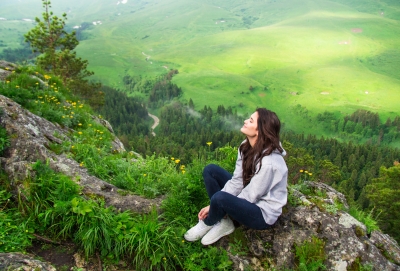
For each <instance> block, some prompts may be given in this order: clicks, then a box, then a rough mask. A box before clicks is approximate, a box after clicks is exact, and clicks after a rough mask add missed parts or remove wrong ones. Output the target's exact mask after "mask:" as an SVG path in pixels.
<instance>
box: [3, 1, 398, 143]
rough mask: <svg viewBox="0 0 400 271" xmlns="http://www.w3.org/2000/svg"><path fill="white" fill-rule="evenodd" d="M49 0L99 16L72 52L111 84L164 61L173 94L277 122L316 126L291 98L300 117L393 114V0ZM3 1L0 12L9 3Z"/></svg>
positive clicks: (152, 72) (75, 19)
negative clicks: (263, 113)
mask: <svg viewBox="0 0 400 271" xmlns="http://www.w3.org/2000/svg"><path fill="white" fill-rule="evenodd" d="M28 2H29V4H27V5H26V7H22V6H21V5H18V6H19V8H18V9H17V11H18V12H16V13H18V14H19V16H27V15H31V17H34V16H33V14H32V12H33V11H35V12H36V10H38V9H39V10H40V6H39V8H37V7H35V8H33V4H32V3H31V1H28ZM52 3H53V7H54V10H55V11H56V12H61V11H70V12H69V13H68V16H69V21H68V22H69V26H73V25H76V24H80V23H82V22H92V21H95V20H96V21H97V20H101V21H102V22H103V24H102V25H96V26H91V27H90V29H88V30H86V31H85V34H86V36H87V37H88V38H87V39H86V40H83V41H81V42H80V45H79V46H78V48H77V52H78V54H79V56H82V57H83V58H85V59H88V60H89V63H90V65H89V69H91V70H93V71H94V72H95V76H94V78H95V79H96V80H100V81H102V82H103V83H104V84H107V85H110V86H112V87H119V88H122V77H123V76H124V75H126V74H129V75H146V76H150V77H152V76H156V75H159V74H162V73H165V72H166V68H165V67H167V69H170V68H174V69H178V70H179V74H178V75H176V76H175V77H174V79H173V82H174V83H176V84H177V85H179V86H180V87H182V89H183V91H184V95H183V97H182V99H184V100H189V99H190V98H191V99H192V100H193V101H194V104H195V109H197V110H198V109H201V108H203V107H204V105H210V106H211V107H212V108H216V107H217V106H218V105H221V104H223V105H224V106H232V107H234V108H235V109H236V110H237V111H238V113H239V114H244V115H247V114H249V113H251V112H252V111H253V110H254V109H255V108H256V107H258V106H265V107H268V108H270V109H272V110H275V111H276V112H277V113H278V115H279V116H280V117H281V119H282V120H283V122H284V123H285V124H286V127H287V128H290V129H293V130H296V131H297V132H311V133H314V134H318V135H325V134H323V132H321V129H320V127H318V126H315V125H313V126H310V125H308V124H307V119H305V118H304V116H299V115H298V114H297V113H296V112H295V110H293V108H294V107H295V106H296V105H297V104H300V105H302V106H303V107H306V108H307V110H308V112H309V115H310V116H315V115H316V114H318V113H321V112H323V111H325V110H328V111H331V112H335V113H336V114H337V115H342V116H344V115H346V114H349V113H352V112H354V111H355V110H357V109H360V108H361V109H366V110H370V111H373V112H379V114H380V116H381V118H382V120H383V121H385V120H386V118H387V117H394V116H395V115H398V114H399V110H398V105H397V104H398V103H397V101H398V100H399V98H400V94H399V93H400V76H399V74H398V72H397V71H398V66H399V62H400V53H399V52H398V48H399V46H400V25H399V20H400V7H399V6H398V4H396V2H393V1H381V2H380V3H376V2H375V1H372V0H363V1H361V0H353V1H350V2H348V1H342V0H336V1H313V0H310V1H306V2H298V1H293V0H285V1H275V2H274V1H266V2H264V1H262V2H259V1H247V2H242V1H229V2H228V1H217V2H215V1H202V2H195V1H187V0H181V1H172V0H166V1H162V2H156V1H147V2H144V1H143V2H140V1H139V2H133V1H128V3H127V4H125V5H122V4H121V5H116V2H107V3H103V2H102V3H97V4H95V2H94V1H88V2H85V8H83V5H84V4H82V3H81V2H76V3H75V2H74V1H72V3H71V2H70V3H68V4H67V3H62V1H61V0H54V1H52ZM3 5H5V6H4V7H2V4H0V7H2V11H0V17H1V16H3V17H6V14H7V13H6V12H7V11H9V10H10V8H11V7H13V4H12V2H11V1H10V0H7V1H5V4H3ZM35 5H38V4H37V3H35ZM28 7H29V9H28ZM3 10H4V11H3ZM28 10H29V11H30V10H32V12H30V13H29V12H28ZM380 12H384V14H383V15H381V14H380ZM14 16H17V15H14ZM35 16H40V12H37V13H35ZM222 21H224V22H222ZM0 26H1V25H0ZM354 29H362V32H360V33H356V32H354ZM0 33H1V32H0ZM345 43H347V44H345ZM146 57H147V60H146ZM148 57H149V58H148ZM249 86H253V87H255V89H254V90H253V91H252V92H250V91H249ZM367 92H368V93H367ZM321 93H327V94H321ZM294 94H296V95H294Z"/></svg>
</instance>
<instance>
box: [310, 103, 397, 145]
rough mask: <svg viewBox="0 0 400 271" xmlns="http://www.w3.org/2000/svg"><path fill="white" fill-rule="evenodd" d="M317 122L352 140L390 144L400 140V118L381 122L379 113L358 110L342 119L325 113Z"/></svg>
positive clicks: (330, 113) (328, 129)
mask: <svg viewBox="0 0 400 271" xmlns="http://www.w3.org/2000/svg"><path fill="white" fill-rule="evenodd" d="M317 120H318V121H319V122H321V123H323V127H324V128H325V129H326V130H327V131H329V132H333V133H338V134H339V136H341V137H344V138H349V139H352V140H364V141H367V143H374V144H378V145H380V144H382V143H383V144H388V143H392V142H395V141H396V140H399V139H400V136H399V132H400V117H399V116H396V117H395V118H394V119H393V120H391V119H390V118H388V119H387V120H386V122H384V123H382V122H381V121H380V117H379V113H374V112H371V111H367V110H363V109H358V110H357V111H355V112H354V113H352V114H351V115H347V116H345V117H343V118H341V119H339V118H337V117H336V116H335V114H334V113H332V112H328V111H325V112H324V113H322V114H318V115H317Z"/></svg>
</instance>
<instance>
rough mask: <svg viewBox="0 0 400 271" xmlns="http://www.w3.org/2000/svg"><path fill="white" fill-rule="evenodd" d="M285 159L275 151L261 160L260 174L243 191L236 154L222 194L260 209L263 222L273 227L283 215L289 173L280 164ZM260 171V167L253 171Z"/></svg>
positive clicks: (240, 160) (283, 162) (241, 170)
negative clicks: (247, 202)
mask: <svg viewBox="0 0 400 271" xmlns="http://www.w3.org/2000/svg"><path fill="white" fill-rule="evenodd" d="M285 155H286V152H285V151H284V152H283V153H282V154H281V153H280V152H279V151H278V150H275V151H273V152H272V153H271V154H270V155H267V156H264V157H263V158H262V167H261V169H260V171H259V172H258V173H257V174H255V175H254V176H253V178H251V181H250V183H249V184H248V185H247V186H246V187H244V188H243V178H242V172H243V168H242V155H241V153H240V151H239V150H238V158H237V160H236V167H235V171H234V172H233V176H232V179H231V180H229V181H228V182H227V183H226V184H225V186H224V188H222V190H221V191H225V192H227V193H230V194H232V195H235V196H237V197H238V198H241V199H245V200H247V201H249V202H251V203H255V204H256V205H257V206H258V207H260V209H261V212H262V215H263V217H264V220H265V222H266V223H267V224H269V225H272V224H274V223H275V222H276V220H277V219H278V217H279V216H280V215H281V213H282V207H283V206H284V205H285V204H286V202H287V177H288V169H287V166H286V163H285V160H283V156H285ZM256 168H257V169H258V168H259V164H258V165H257V167H256Z"/></svg>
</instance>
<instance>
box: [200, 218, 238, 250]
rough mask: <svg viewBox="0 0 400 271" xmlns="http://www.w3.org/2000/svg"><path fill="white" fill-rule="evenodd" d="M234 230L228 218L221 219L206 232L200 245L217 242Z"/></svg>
mask: <svg viewBox="0 0 400 271" xmlns="http://www.w3.org/2000/svg"><path fill="white" fill-rule="evenodd" d="M234 230H235V226H234V225H233V222H232V220H231V219H230V218H229V217H228V218H223V219H221V221H220V222H218V223H217V224H215V225H214V226H212V229H211V230H210V231H208V232H207V234H206V235H204V237H203V238H202V239H201V243H202V244H203V245H205V246H208V245H211V244H213V243H215V242H217V241H218V240H219V239H220V238H221V237H223V236H225V235H228V234H231V233H232V232H233V231H234Z"/></svg>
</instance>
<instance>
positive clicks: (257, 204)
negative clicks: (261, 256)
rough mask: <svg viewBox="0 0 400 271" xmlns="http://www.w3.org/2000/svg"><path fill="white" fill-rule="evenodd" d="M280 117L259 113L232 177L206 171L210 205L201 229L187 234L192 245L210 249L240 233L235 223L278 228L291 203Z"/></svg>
mask: <svg viewBox="0 0 400 271" xmlns="http://www.w3.org/2000/svg"><path fill="white" fill-rule="evenodd" d="M280 127H281V124H280V121H279V119H278V117H277V115H276V114H275V113H274V112H272V111H270V110H267V109H265V108H259V109H257V110H256V112H254V113H253V114H252V115H251V116H250V118H249V119H247V120H245V121H244V125H243V127H242V128H241V129H240V131H241V132H242V133H243V134H244V135H245V136H246V139H245V140H244V141H243V142H242V144H241V145H240V147H239V150H238V158H237V160H236V166H235V171H234V173H233V176H232V174H230V173H229V172H227V171H226V170H224V169H222V168H220V167H219V166H217V165H212V164H211V165H208V166H206V167H205V168H204V171H203V177H204V183H205V186H206V190H207V193H208V196H209V197H210V205H209V206H207V207H204V208H203V209H201V210H200V212H199V214H198V218H199V223H198V224H197V225H196V226H194V227H192V228H191V229H190V230H188V231H187V232H186V233H185V236H184V237H185V239H186V240H187V241H196V240H198V239H200V238H201V243H202V244H203V245H210V244H212V243H214V242H216V241H218V240H219V239H220V238H221V237H223V236H225V235H228V234H230V233H232V232H233V231H234V230H235V226H234V225H233V222H232V220H231V219H230V218H229V217H231V218H232V219H234V220H236V221H237V222H239V223H240V224H242V225H244V226H246V227H249V228H252V229H257V230H263V229H267V228H268V227H270V226H271V225H273V224H274V223H275V221H276V220H277V219H278V217H279V215H280V214H281V213H282V207H283V206H284V205H285V204H286V201H287V188H286V186H287V174H288V170H287V166H286V163H285V161H284V159H283V156H284V155H285V154H286V153H285V151H284V149H283V148H282V146H281V145H280V142H279V132H280Z"/></svg>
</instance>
